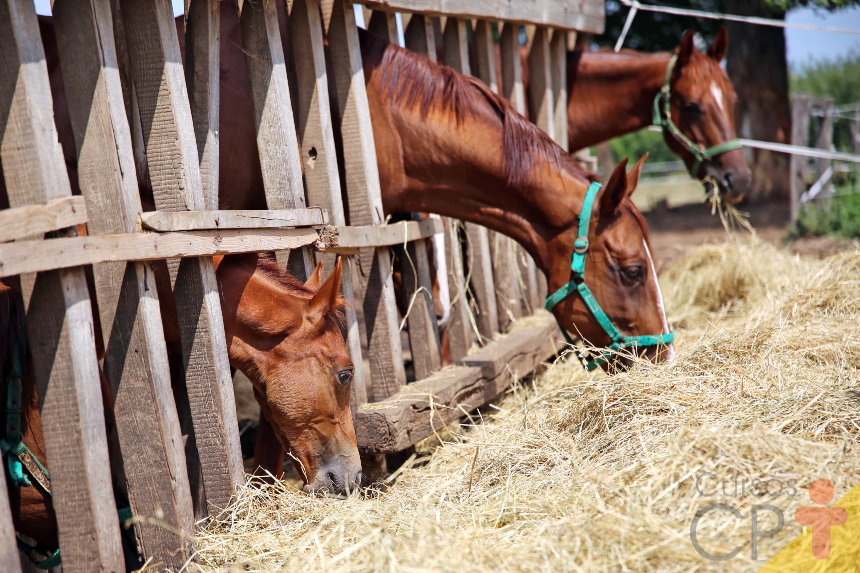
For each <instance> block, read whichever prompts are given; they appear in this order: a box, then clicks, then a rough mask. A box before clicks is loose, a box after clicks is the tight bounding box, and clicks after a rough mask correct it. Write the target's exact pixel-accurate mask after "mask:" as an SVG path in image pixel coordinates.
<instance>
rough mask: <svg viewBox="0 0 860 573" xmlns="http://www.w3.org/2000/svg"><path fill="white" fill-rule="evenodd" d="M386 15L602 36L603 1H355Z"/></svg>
mask: <svg viewBox="0 0 860 573" xmlns="http://www.w3.org/2000/svg"><path fill="white" fill-rule="evenodd" d="M358 2H359V3H361V4H364V5H365V6H367V7H368V8H372V9H374V10H382V11H386V12H413V13H416V14H425V15H428V16H450V17H456V18H467V19H470V18H479V19H483V20H504V21H506V22H519V23H522V24H538V25H541V26H552V27H554V28H562V29H567V30H577V31H580V32H591V33H592V34H602V33H603V30H604V27H605V22H604V14H605V11H604V0H497V1H495V2H493V1H487V0H358Z"/></svg>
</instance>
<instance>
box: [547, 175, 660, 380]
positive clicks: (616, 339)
mask: <svg viewBox="0 0 860 573" xmlns="http://www.w3.org/2000/svg"><path fill="white" fill-rule="evenodd" d="M600 187H601V184H600V183H598V182H597V181H595V182H593V183H592V184H591V185H590V186H589V187H588V191H587V192H586V194H585V201H584V202H583V204H582V214H581V215H580V216H579V236H578V237H577V239H576V241H575V242H574V243H573V257H572V258H571V261H570V271H571V274H572V275H573V278H571V280H570V281H568V283H567V284H566V285H564V286H563V287H561V288H560V289H558V290H557V291H555V292H554V293H552V294H551V295H549V296H548V297H546V303H544V305H543V306H544V308H545V309H547V310H548V311H550V312H552V309H553V308H555V306H556V305H558V303H560V302H561V301H562V300H564V299H565V298H567V297H568V296H570V295H571V294H573V293H574V292H578V293H579V295H580V296H581V297H582V300H583V301H584V302H585V305H586V306H587V307H588V310H589V311H590V312H591V314H592V315H593V316H594V319H595V320H596V321H597V323H598V324H600V326H601V328H603V330H604V332H606V334H607V335H608V336H609V338H610V339H611V340H612V343H611V344H610V345H609V346H608V347H607V349H606V350H603V351H601V352H600V353H598V354H597V355H596V356H591V355H582V354H580V359H582V360H583V361H584V365H585V367H586V368H587V369H588V370H594V369H595V368H597V367H598V366H600V365H601V364H606V363H607V362H609V359H610V357H611V356H612V355H613V354H616V353H617V352H618V351H620V350H623V349H625V348H632V347H639V346H658V345H661V344H662V345H666V344H671V343H672V342H674V340H675V333H674V332H670V333H668V334H647V335H643V336H622V335H621V333H620V332H619V331H618V328H617V327H616V326H615V325H614V324H613V323H612V321H611V320H609V317H608V316H606V313H605V312H603V309H602V308H600V305H599V304H598V303H597V299H595V298H594V295H593V294H591V290H589V288H588V286H586V284H585V256H586V254H587V253H588V227H589V225H590V223H591V211H592V207H593V206H594V199H595V197H597V192H598V191H599V190H600ZM556 322H557V323H558V328H559V329H560V330H561V333H562V334H563V335H564V338H565V339H566V340H567V341H568V343H570V344H573V340H572V339H571V338H570V335H569V334H568V333H567V331H566V330H565V329H564V327H563V326H562V325H561V323H560V322H558V318H556Z"/></svg>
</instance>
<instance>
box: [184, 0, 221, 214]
mask: <svg viewBox="0 0 860 573" xmlns="http://www.w3.org/2000/svg"><path fill="white" fill-rule="evenodd" d="M220 75H221V6H220V3H219V2H218V1H217V0H185V82H186V84H188V96H189V97H188V99H189V103H190V104H191V118H192V120H193V121H194V135H195V137H196V139H197V156H198V159H199V162H200V181H201V184H202V185H203V198H204V201H205V204H206V208H207V209H212V210H215V209H218V147H219V144H218V130H219V126H218V122H219V116H218V111H219V110H218V108H219V102H220V98H221V93H220V92H221V87H220V86H221V82H220Z"/></svg>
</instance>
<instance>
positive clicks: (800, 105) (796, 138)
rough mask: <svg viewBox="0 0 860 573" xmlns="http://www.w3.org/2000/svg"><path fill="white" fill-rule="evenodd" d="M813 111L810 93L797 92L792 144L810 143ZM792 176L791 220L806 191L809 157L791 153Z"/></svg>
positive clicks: (793, 100) (790, 183) (790, 188)
mask: <svg viewBox="0 0 860 573" xmlns="http://www.w3.org/2000/svg"><path fill="white" fill-rule="evenodd" d="M810 111H812V102H811V98H810V97H809V96H808V95H803V94H797V95H795V96H794V97H793V98H792V100H791V144H792V145H802V146H807V145H809V112H810ZM789 164H790V173H791V177H790V178H789V191H790V202H791V220H792V221H794V219H795V218H796V217H797V211H798V209H799V208H800V196H801V195H802V194H803V192H804V191H806V170H807V159H806V157H804V156H802V155H795V154H792V155H791V159H790V160H789Z"/></svg>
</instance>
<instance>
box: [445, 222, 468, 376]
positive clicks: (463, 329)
mask: <svg viewBox="0 0 860 573" xmlns="http://www.w3.org/2000/svg"><path fill="white" fill-rule="evenodd" d="M442 220H443V221H444V223H445V260H446V261H447V263H448V269H447V274H448V289H449V292H450V293H451V314H450V315H449V316H448V322H447V323H446V324H445V328H446V329H447V331H448V346H449V347H450V350H451V361H453V362H456V361H458V360H460V359H461V358H462V357H464V356H465V355H466V353H467V352H468V351H469V348H470V347H471V346H472V340H474V339H475V331H474V330H472V323H471V319H470V317H469V308H468V306H467V305H466V285H465V277H464V275H463V250H462V244H461V242H460V233H459V230H458V225H459V224H460V223H459V221H455V220H453V219H448V218H445V219H442Z"/></svg>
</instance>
